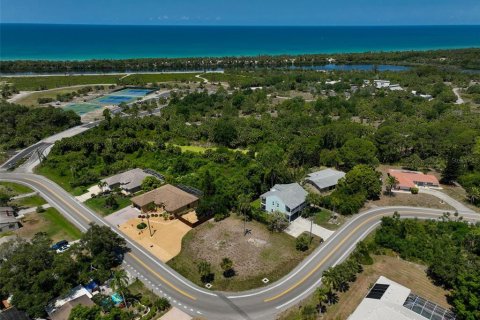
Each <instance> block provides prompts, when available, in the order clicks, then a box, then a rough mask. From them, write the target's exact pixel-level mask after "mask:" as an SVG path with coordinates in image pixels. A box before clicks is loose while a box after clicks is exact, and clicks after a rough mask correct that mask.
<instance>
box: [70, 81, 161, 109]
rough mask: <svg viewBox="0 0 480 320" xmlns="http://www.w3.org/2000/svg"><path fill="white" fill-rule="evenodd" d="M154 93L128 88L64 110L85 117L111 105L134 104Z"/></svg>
mask: <svg viewBox="0 0 480 320" xmlns="http://www.w3.org/2000/svg"><path fill="white" fill-rule="evenodd" d="M153 91H154V90H153V89H145V88H126V89H121V90H118V91H114V92H111V93H109V94H106V95H104V96H101V97H99V98H96V99H92V100H90V101H87V102H79V103H70V104H68V105H67V106H65V107H64V108H63V109H64V110H73V111H75V112H76V113H77V114H78V115H84V114H86V113H88V112H91V111H94V110H97V109H100V108H103V107H104V106H110V105H114V106H118V105H119V104H121V103H122V102H123V103H131V102H134V101H136V100H138V99H141V98H142V97H144V96H146V95H147V94H149V93H151V92H153Z"/></svg>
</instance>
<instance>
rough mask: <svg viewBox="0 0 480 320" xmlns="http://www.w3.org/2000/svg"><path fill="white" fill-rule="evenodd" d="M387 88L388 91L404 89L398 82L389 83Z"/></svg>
mask: <svg viewBox="0 0 480 320" xmlns="http://www.w3.org/2000/svg"><path fill="white" fill-rule="evenodd" d="M388 89H390V91H404V89H403V88H402V87H401V86H400V85H399V84H391V85H390V86H389V87H388Z"/></svg>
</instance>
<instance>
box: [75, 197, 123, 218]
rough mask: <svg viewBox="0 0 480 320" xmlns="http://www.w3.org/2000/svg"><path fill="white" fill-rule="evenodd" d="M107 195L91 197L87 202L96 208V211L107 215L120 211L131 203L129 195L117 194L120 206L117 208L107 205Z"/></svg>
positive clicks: (92, 207)
mask: <svg viewBox="0 0 480 320" xmlns="http://www.w3.org/2000/svg"><path fill="white" fill-rule="evenodd" d="M106 199H107V197H96V198H91V199H88V200H87V201H85V204H86V205H87V206H88V207H89V208H91V209H92V210H94V211H95V212H97V213H99V214H101V215H102V216H107V215H109V214H111V213H113V212H115V211H118V210H120V209H122V208H125V207H127V206H129V205H130V204H131V202H130V199H129V198H127V197H122V196H118V195H116V196H115V199H116V200H117V203H118V207H117V208H111V207H107V206H106V205H105V201H106Z"/></svg>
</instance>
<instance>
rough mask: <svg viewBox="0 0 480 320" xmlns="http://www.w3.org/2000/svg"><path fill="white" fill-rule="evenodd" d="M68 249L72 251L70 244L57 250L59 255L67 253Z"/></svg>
mask: <svg viewBox="0 0 480 320" xmlns="http://www.w3.org/2000/svg"><path fill="white" fill-rule="evenodd" d="M68 249H70V245H69V244H66V245H64V246H63V247H61V248H59V249H57V253H63V252H65V251H67V250H68Z"/></svg>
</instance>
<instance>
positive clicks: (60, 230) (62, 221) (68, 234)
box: [41, 208, 82, 240]
mask: <svg viewBox="0 0 480 320" xmlns="http://www.w3.org/2000/svg"><path fill="white" fill-rule="evenodd" d="M41 216H43V217H44V218H45V220H46V221H47V222H48V224H47V228H46V229H45V230H44V232H46V233H47V235H48V236H49V237H51V238H53V239H59V238H62V237H64V239H66V240H76V239H79V238H80V236H81V235H82V233H81V232H80V230H78V229H77V228H76V227H75V226H74V225H73V224H71V223H70V221H68V220H67V219H66V218H65V217H64V216H62V215H61V214H60V213H59V212H58V211H57V210H56V209H55V208H48V209H47V210H45V212H43V213H41Z"/></svg>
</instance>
